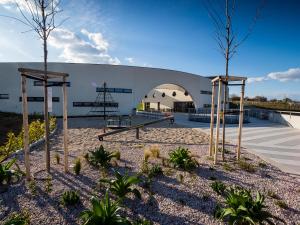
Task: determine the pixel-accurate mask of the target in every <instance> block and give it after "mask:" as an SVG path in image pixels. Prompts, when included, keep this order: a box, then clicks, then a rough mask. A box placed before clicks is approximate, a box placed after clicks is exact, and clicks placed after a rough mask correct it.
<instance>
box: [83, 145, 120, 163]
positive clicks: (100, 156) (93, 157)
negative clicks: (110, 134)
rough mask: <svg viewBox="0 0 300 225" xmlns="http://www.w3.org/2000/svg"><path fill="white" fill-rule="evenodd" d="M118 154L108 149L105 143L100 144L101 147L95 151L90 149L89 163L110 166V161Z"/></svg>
mask: <svg viewBox="0 0 300 225" xmlns="http://www.w3.org/2000/svg"><path fill="white" fill-rule="evenodd" d="M117 156H118V154H117V153H116V152H109V151H106V150H105V149H104V147H103V145H100V147H99V148H97V149H95V150H94V151H90V154H89V155H88V157H87V158H88V160H89V163H90V164H92V165H93V166H97V167H100V166H102V167H108V166H109V165H110V161H111V160H112V159H113V158H116V157H117Z"/></svg>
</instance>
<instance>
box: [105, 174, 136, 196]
mask: <svg viewBox="0 0 300 225" xmlns="http://www.w3.org/2000/svg"><path fill="white" fill-rule="evenodd" d="M100 182H103V183H108V184H109V186H110V187H109V189H110V191H111V192H112V193H113V194H115V195H116V196H118V197H119V198H120V199H121V200H122V199H124V198H125V196H126V195H127V194H128V193H133V194H134V195H135V196H136V197H137V198H139V199H141V193H140V192H139V191H138V189H136V188H132V186H133V185H134V184H137V183H139V182H140V179H139V178H138V177H136V176H129V175H128V174H127V173H125V175H122V174H121V173H119V172H118V171H116V170H115V178H114V179H101V180H100Z"/></svg>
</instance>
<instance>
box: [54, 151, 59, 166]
mask: <svg viewBox="0 0 300 225" xmlns="http://www.w3.org/2000/svg"><path fill="white" fill-rule="evenodd" d="M54 158H55V161H56V164H59V163H60V156H59V154H58V153H55V155H54Z"/></svg>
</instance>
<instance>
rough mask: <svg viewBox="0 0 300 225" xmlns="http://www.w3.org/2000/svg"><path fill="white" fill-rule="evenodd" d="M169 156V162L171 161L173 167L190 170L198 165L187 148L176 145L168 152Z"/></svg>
mask: <svg viewBox="0 0 300 225" xmlns="http://www.w3.org/2000/svg"><path fill="white" fill-rule="evenodd" d="M169 157H170V163H172V164H173V166H174V167H175V168H180V169H184V170H192V169H194V168H196V167H197V165H198V163H197V161H196V160H195V159H194V158H193V157H192V156H191V153H190V151H189V150H188V149H187V148H182V147H178V148H177V149H175V150H174V151H171V152H170V153H169Z"/></svg>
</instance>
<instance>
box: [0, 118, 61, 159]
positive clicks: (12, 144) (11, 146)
mask: <svg viewBox="0 0 300 225" xmlns="http://www.w3.org/2000/svg"><path fill="white" fill-rule="evenodd" d="M49 124H50V131H53V130H54V129H55V127H56V118H55V117H50V121H49ZM44 127H45V124H44V122H41V121H40V120H39V119H38V120H35V121H33V122H31V123H30V124H29V127H28V128H29V143H30V144H31V143H33V142H36V141H38V140H39V139H41V138H43V137H44V133H45V129H44ZM23 133H24V129H23V128H22V130H21V132H20V133H19V134H18V135H16V134H14V133H13V132H9V133H8V134H7V141H6V143H5V144H4V145H3V146H1V147H0V162H1V161H3V160H4V159H6V158H7V157H8V156H9V155H10V154H12V153H14V152H15V151H17V150H19V149H22V148H23V147H24V143H23Z"/></svg>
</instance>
